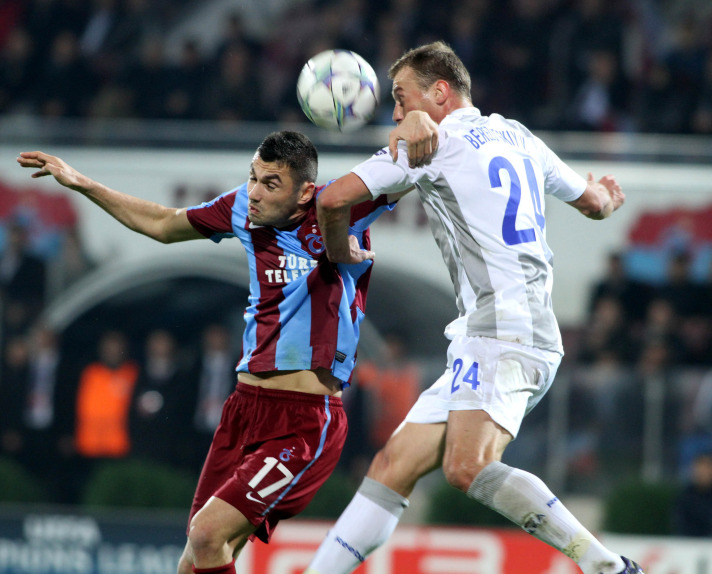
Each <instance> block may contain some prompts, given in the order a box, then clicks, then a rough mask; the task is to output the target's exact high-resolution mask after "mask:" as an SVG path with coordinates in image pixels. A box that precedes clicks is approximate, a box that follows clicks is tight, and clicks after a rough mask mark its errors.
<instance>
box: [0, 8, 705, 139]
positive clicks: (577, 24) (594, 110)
mask: <svg viewBox="0 0 712 574" xmlns="http://www.w3.org/2000/svg"><path fill="white" fill-rule="evenodd" d="M282 4H283V5H284V6H285V9H284V10H282V11H281V12H279V15H278V17H273V18H271V19H269V25H267V26H262V27H260V29H259V30H257V29H253V28H255V26H254V25H253V26H250V25H248V24H246V19H245V18H244V14H243V13H242V12H240V11H239V9H238V8H237V7H236V11H235V12H234V13H232V14H228V15H226V16H225V17H224V18H223V19H222V20H221V26H220V28H219V29H199V31H196V32H194V33H190V32H188V33H185V34H183V35H182V36H181V37H180V39H179V40H178V41H177V43H176V42H173V43H170V42H169V37H170V38H175V30H176V28H177V27H178V25H179V24H183V25H185V21H186V20H190V18H191V14H192V12H191V10H196V9H197V6H196V5H195V4H194V3H189V2H185V1H178V2H176V1H168V0H162V1H159V2H153V1H152V2H149V1H148V0H5V1H4V2H0V22H1V23H2V24H0V114H23V113H25V114H39V115H41V116H44V117H72V118H77V117H82V118H84V117H102V118H103V117H121V118H142V119H145V118H156V119H204V120H222V121H226V122H227V121H241V120H270V121H306V120H305V118H304V116H303V115H302V114H301V112H300V111H299V109H298V105H297V100H296V96H295V85H296V78H297V75H298V73H299V71H300V69H301V67H302V65H303V64H304V62H305V61H306V60H307V59H308V58H309V57H311V56H313V55H314V54H316V53H318V52H319V51H321V50H324V49H327V48H335V47H340V48H348V49H352V50H355V51H356V52H358V53H360V54H361V55H362V56H364V57H365V58H366V59H367V60H368V61H369V62H371V63H372V65H373V66H374V68H375V69H376V71H377V73H378V75H379V77H380V79H381V85H382V88H383V94H382V98H381V100H382V106H381V110H380V113H379V116H378V118H377V120H376V121H378V122H381V123H384V124H387V123H389V122H390V111H391V102H390V95H389V91H390V82H389V81H388V79H387V70H388V67H389V65H390V63H392V62H393V61H394V59H395V58H397V57H398V56H399V55H400V54H402V53H403V51H404V50H406V49H408V48H410V47H413V46H415V45H417V44H419V43H423V42H427V41H432V40H436V39H444V40H445V41H447V42H448V43H450V44H451V45H452V46H453V47H454V49H455V50H456V51H457V53H458V54H459V55H460V56H461V57H462V59H463V60H464V62H465V63H466V65H467V66H468V68H469V70H470V72H471V75H472V78H473V99H474V103H475V105H477V106H478V107H480V108H481V110H482V111H483V113H493V112H496V113H501V114H502V115H505V116H508V117H511V118H513V119H516V120H519V121H521V122H523V123H525V124H526V125H527V126H529V127H531V128H532V129H550V130H560V129H563V130H586V131H636V132H651V133H698V134H709V133H712V5H711V4H710V3H709V2H707V1H706V0H684V1H678V0H505V1H495V0H458V1H455V0H442V1H440V2H425V1H424V0H387V1H385V2H383V1H377V0H292V1H291V2H290V1H288V0H285V1H284V2H282ZM267 11H268V10H267V8H265V12H267ZM265 19H266V20H267V19H268V16H267V15H265ZM184 28H185V26H184ZM171 33H173V36H171ZM216 38H217V40H216ZM176 44H177V46H178V47H177V48H175V49H172V47H173V46H174V45H176Z"/></svg>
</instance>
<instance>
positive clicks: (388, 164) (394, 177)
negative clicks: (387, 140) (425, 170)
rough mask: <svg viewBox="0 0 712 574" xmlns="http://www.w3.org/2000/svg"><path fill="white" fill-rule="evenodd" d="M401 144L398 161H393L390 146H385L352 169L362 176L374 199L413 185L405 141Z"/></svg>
mask: <svg viewBox="0 0 712 574" xmlns="http://www.w3.org/2000/svg"><path fill="white" fill-rule="evenodd" d="M401 145H402V146H403V147H402V148H401V149H400V150H399V152H398V161H397V162H394V161H393V158H392V157H391V154H390V153H389V152H388V148H383V149H382V150H380V151H378V152H376V153H375V154H374V155H372V156H371V157H370V158H369V159H367V160H366V161H364V162H363V163H360V164H359V165H357V166H356V167H355V168H353V169H352V170H351V171H352V172H353V173H355V174H356V175H357V176H358V177H359V178H361V181H363V183H364V184H365V185H366V187H367V188H368V190H369V191H370V192H371V196H372V197H373V198H374V199H376V198H377V197H379V196H381V195H388V194H389V193H400V192H401V191H405V190H406V189H409V188H410V187H412V186H413V183H414V180H413V179H412V178H413V173H412V170H409V169H408V153H407V150H406V148H405V143H402V144H401Z"/></svg>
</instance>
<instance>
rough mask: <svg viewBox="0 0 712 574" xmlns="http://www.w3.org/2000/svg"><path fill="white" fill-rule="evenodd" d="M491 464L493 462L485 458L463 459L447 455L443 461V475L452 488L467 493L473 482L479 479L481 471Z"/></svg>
mask: <svg viewBox="0 0 712 574" xmlns="http://www.w3.org/2000/svg"><path fill="white" fill-rule="evenodd" d="M490 462H492V460H487V459H484V458H468V459H463V458H458V457H453V456H447V455H446V456H445V459H444V460H443V473H444V474H445V479H446V480H447V481H448V483H449V484H450V486H454V487H455V488H457V489H458V490H461V491H463V492H467V490H468V489H469V488H470V485H471V484H472V481H473V480H475V478H477V475H478V474H479V473H480V471H481V470H482V469H483V468H484V467H485V466H487V465H488V464H489V463H490Z"/></svg>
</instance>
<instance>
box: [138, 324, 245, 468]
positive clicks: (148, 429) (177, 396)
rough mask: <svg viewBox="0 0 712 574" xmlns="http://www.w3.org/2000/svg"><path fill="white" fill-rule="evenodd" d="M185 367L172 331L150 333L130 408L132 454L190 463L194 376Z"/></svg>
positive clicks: (146, 457)
mask: <svg viewBox="0 0 712 574" xmlns="http://www.w3.org/2000/svg"><path fill="white" fill-rule="evenodd" d="M186 367H187V365H185V364H184V362H183V361H181V359H180V353H179V349H178V346H177V342H176V340H175V337H174V336H173V335H172V334H171V333H170V332H169V331H167V330H165V329H155V330H153V331H151V332H150V333H149V334H148V336H147V337H146V341H145V345H144V357H143V358H142V360H141V362H140V367H139V375H138V379H137V381H136V386H135V389H134V396H133V401H132V405H131V411H130V434H131V445H132V449H131V454H132V456H137V457H141V458H145V459H147V460H151V461H155V462H160V463H164V464H168V465H172V466H176V467H178V466H181V467H187V466H189V461H188V455H189V451H188V449H187V448H186V444H187V443H188V439H189V437H190V433H189V430H190V427H189V426H188V425H186V421H187V420H189V418H190V411H191V403H190V400H189V397H190V395H191V392H190V391H191V383H192V380H191V379H190V378H189V377H188V374H189V373H188V370H187V368H186ZM233 379H234V376H233Z"/></svg>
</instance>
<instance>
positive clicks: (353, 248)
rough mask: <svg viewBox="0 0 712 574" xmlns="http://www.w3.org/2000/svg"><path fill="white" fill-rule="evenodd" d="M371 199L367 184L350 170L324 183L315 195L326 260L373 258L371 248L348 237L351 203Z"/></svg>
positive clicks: (356, 260)
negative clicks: (364, 248) (317, 194)
mask: <svg viewBox="0 0 712 574" xmlns="http://www.w3.org/2000/svg"><path fill="white" fill-rule="evenodd" d="M370 198H371V194H370V192H369V191H368V188H367V187H366V185H365V184H364V183H363V181H362V180H361V178H360V177H358V176H357V175H356V174H353V173H349V174H347V175H345V176H343V177H340V178H339V179H337V180H336V181H335V182H334V183H332V184H330V185H327V186H326V187H325V188H324V189H323V190H322V192H321V193H320V194H319V197H317V200H316V209H317V211H316V213H317V219H318V220H319V229H320V230H321V236H322V238H323V239H324V246H325V247H326V256H327V257H328V258H329V261H333V262H334V263H361V262H362V261H365V260H366V259H373V257H374V253H373V251H364V250H362V249H361V248H360V247H359V245H358V241H356V238H355V237H353V236H349V221H350V219H351V206H352V205H356V204H357V203H361V202H362V201H365V200H367V199H370Z"/></svg>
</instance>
